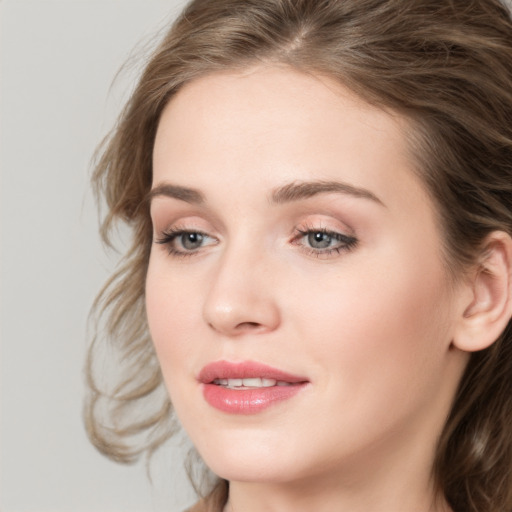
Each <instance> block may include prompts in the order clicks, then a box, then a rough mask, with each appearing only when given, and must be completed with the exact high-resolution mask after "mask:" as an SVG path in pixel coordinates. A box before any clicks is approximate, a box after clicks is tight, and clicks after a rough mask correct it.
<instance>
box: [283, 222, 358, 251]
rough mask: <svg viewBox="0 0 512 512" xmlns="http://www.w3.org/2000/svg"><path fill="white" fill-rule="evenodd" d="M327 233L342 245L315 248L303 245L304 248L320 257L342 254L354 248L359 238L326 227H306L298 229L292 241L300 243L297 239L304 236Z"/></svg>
mask: <svg viewBox="0 0 512 512" xmlns="http://www.w3.org/2000/svg"><path fill="white" fill-rule="evenodd" d="M317 234H321V235H325V236H327V237H329V238H331V239H333V240H336V241H337V242H339V244H340V245H338V246H336V247H330V248H325V249H315V248H313V247H307V246H306V245H302V244H301V245H302V249H303V250H304V251H305V252H306V253H307V254H309V255H311V256H315V257H317V258H320V257H322V256H330V255H333V254H340V253H342V252H349V251H351V250H352V249H354V248H355V247H356V246H357V244H358V240H357V238H355V237H354V236H349V235H344V234H343V233H338V232H337V231H331V230H329V229H326V228H315V227H313V226H311V227H305V228H304V229H296V235H295V236H294V237H293V239H292V243H293V244H295V245H299V244H298V243H297V241H299V240H302V239H303V238H306V237H309V236H310V235H317Z"/></svg>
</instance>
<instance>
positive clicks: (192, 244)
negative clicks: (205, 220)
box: [181, 233, 203, 249]
mask: <svg viewBox="0 0 512 512" xmlns="http://www.w3.org/2000/svg"><path fill="white" fill-rule="evenodd" d="M202 241H203V235H200V234H199V233H185V234H184V235H182V237H181V243H182V245H183V247H184V248H185V249H197V248H198V247H199V246H200V245H201V243H202Z"/></svg>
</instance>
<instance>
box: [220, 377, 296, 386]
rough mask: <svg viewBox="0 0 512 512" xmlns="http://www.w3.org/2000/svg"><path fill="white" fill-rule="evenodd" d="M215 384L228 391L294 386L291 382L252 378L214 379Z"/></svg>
mask: <svg viewBox="0 0 512 512" xmlns="http://www.w3.org/2000/svg"><path fill="white" fill-rule="evenodd" d="M213 384H215V385H217V386H222V387H224V388H227V389H258V388H271V387H273V386H293V384H292V383H291V382H285V381H283V380H275V379H265V378H261V377H252V378H248V379H214V380H213Z"/></svg>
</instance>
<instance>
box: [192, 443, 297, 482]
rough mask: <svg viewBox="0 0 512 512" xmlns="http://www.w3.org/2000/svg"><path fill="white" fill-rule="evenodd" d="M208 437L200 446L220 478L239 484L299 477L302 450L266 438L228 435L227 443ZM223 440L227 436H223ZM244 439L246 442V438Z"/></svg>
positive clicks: (198, 446)
mask: <svg viewBox="0 0 512 512" xmlns="http://www.w3.org/2000/svg"><path fill="white" fill-rule="evenodd" d="M215 437H216V436H211V437H208V439H207V440H206V439H205V441H204V444H203V443H200V442H199V443H197V444H196V448H197V449H198V451H199V454H200V455H201V457H202V459H203V460H204V462H205V463H206V465H207V466H208V467H209V468H210V469H211V470H212V471H213V472H214V473H215V474H216V475H218V476H220V477H221V478H224V479H226V480H230V481H238V482H261V483H263V482H276V483H277V482H284V481H288V480H291V479H295V478H296V477H299V475H298V473H299V471H297V470H298V469H299V468H300V467H301V465H300V457H299V456H300V454H301V452H300V450H299V449H298V448H296V449H292V450H290V447H289V446H286V443H285V442H278V440H276V439H271V437H272V436H270V439H269V436H266V435H265V434H264V433H259V435H246V436H243V435H241V434H240V433H238V435H235V434H232V435H230V433H227V435H226V436H225V438H224V441H226V442H223V440H221V439H218V438H217V439H215ZM223 437H224V436H223ZM244 437H245V439H244Z"/></svg>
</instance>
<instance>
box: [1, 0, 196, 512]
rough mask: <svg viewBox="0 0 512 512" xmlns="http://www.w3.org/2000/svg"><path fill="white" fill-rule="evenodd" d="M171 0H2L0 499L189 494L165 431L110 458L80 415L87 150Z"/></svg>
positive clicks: (88, 230) (175, 503)
mask: <svg viewBox="0 0 512 512" xmlns="http://www.w3.org/2000/svg"><path fill="white" fill-rule="evenodd" d="M183 4H184V2H183V1H182V0H174V1H173V0H167V1H160V0H117V1H116V0H2V1H0V17H1V18H0V30H1V39H0V51H1V75H0V76H1V89H0V91H1V103H0V122H1V124H0V130H1V146H0V148H1V160H0V162H1V171H2V173H1V181H0V186H1V196H0V205H1V220H2V231H1V318H0V322H1V323H0V326H1V366H0V376H1V377H0V385H1V417H0V434H1V438H0V440H1V444H0V448H1V453H0V460H1V480H0V510H1V511H2V512H46V511H52V512H59V511H66V512H78V511H84V512H85V511H87V512H89V511H94V512H102V511H112V512H115V511H123V512H129V511H151V510H162V511H163V510H165V511H175V510H176V511H178V510H182V509H183V508H184V507H185V505H187V504H190V503H191V501H193V500H194V498H193V495H192V493H191V490H190V488H189V487H188V485H187V481H186V478H185V477H184V475H183V471H182V451H183V450H182V449H180V448H179V446H178V445H177V444H176V443H175V446H171V447H170V448H169V449H167V451H166V452H165V453H162V454H160V455H159V456H157V458H156V459H155V461H154V463H153V465H152V476H153V484H152V485H151V484H150V483H149V481H148V478H147V476H146V468H145V466H144V464H143V463H141V464H139V465H137V466H129V467H125V466H119V465H117V464H115V463H113V462H110V461H108V460H107V459H105V458H104V457H103V456H101V455H100V454H99V453H98V452H96V451H95V449H94V448H93V447H92V446H91V445H90V444H89V442H88V440H87V438H86V436H85V432H84V429H83V426H82V419H81V411H82V396H83V392H84V387H83V376H82V367H83V360H84V353H85V346H86V319H87V314H88V310H89V307H90V305H91V302H92V300H93V298H94V296H95V294H96V292H97V291H98V290H99V288H100V286H101V284H102V283H103V281H104V280H105V278H106V277H107V275H108V273H109V272H110V271H111V270H112V268H113V266H114V263H115V261H116V258H115V254H111V255H108V254H107V253H105V252H104V251H103V249H102V248H101V245H100V243H99V240H98V236H97V215H96V208H95V205H94V202H93V200H92V197H91V194H90V192H89V186H88V179H89V172H90V158H91V155H92V153H93V151H94V148H95V146H96V144H97V143H98V142H99V141H100V139H101V137H102V136H103V135H104V134H105V133H106V131H107V130H108V129H109V127H110V126H111V124H112V122H113V119H114V118H115V115H116V113H117V112H118V110H119V108H120V106H121V105H122V103H123V100H124V99H126V96H127V93H128V91H129V89H130V86H131V85H133V76H134V72H128V73H127V74H126V76H123V78H122V79H120V80H119V81H118V82H116V84H115V86H114V87H112V88H111V84H112V81H113V79H114V76H115V75H116V72H117V71H118V69H119V68H120V66H121V65H122V64H123V63H124V62H125V61H126V59H127V58H128V57H129V56H130V54H131V51H132V49H133V48H134V47H135V46H136V45H138V46H139V47H140V46H141V45H142V46H144V45H145V44H146V43H147V42H148V41H149V38H150V36H151V35H152V34H154V33H155V31H156V30H158V29H159V28H161V27H163V26H165V25H166V24H167V23H168V22H169V20H170V19H172V17H173V16H175V15H176V13H177V12H178V11H179V7H180V6H182V5H183Z"/></svg>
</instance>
